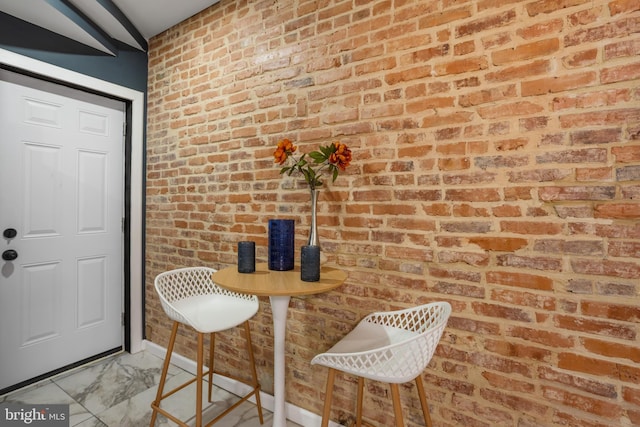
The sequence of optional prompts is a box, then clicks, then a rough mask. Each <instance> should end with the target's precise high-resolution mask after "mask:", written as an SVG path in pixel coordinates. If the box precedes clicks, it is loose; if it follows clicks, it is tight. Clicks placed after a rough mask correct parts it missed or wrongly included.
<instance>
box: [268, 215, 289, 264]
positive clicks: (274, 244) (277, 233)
mask: <svg viewBox="0 0 640 427" xmlns="http://www.w3.org/2000/svg"><path fill="white" fill-rule="evenodd" d="M294 249H295V221H294V220H292V219H270V220H269V270H277V271H286V270H293V264H294Z"/></svg>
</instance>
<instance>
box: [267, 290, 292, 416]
mask: <svg viewBox="0 0 640 427" xmlns="http://www.w3.org/2000/svg"><path fill="white" fill-rule="evenodd" d="M290 299H291V297H289V296H270V297H269V301H270V302H271V314H272V316H273V427H285V426H286V425H287V414H286V408H285V390H286V389H285V387H284V381H285V375H286V372H285V364H284V357H285V356H284V354H285V353H284V342H285V335H286V329H287V311H288V310H289V300H290Z"/></svg>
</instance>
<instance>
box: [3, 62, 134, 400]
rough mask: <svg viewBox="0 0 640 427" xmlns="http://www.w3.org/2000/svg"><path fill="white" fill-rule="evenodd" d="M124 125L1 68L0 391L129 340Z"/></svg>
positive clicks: (108, 109)
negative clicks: (125, 290)
mask: <svg viewBox="0 0 640 427" xmlns="http://www.w3.org/2000/svg"><path fill="white" fill-rule="evenodd" d="M123 122H124V103H123V102H120V101H114V100H110V99H106V98H102V97H99V96H96V95H92V94H87V93H83V92H80V91H76V90H72V89H69V88H65V87H62V86H58V85H54V84H51V83H45V82H42V81H39V80H36V79H32V78H30V77H26V76H23V75H20V74H16V73H12V72H9V71H6V70H0V233H1V235H0V245H1V246H0V252H2V259H0V390H2V389H5V388H8V387H11V386H14V385H15V384H18V383H21V382H24V381H28V380H30V379H32V378H35V377H38V376H41V375H43V374H46V373H49V372H51V371H54V370H57V369H59V368H62V367H64V366H67V365H70V364H73V363H75V362H78V361H81V360H83V359H86V358H89V357H92V356H95V355H97V354H99V353H102V352H105V351H109V350H112V349H114V348H118V347H120V346H121V345H122V343H123V326H122V321H121V313H122V310H123V309H122V307H123V300H122V299H123V267H122V265H123V264H122V262H123V261H122V260H123V233H122V218H123V211H124V206H123V205H124V203H123V200H124V175H123V167H124V137H123ZM13 230H15V237H12V235H13V234H14V231H13ZM12 251H15V252H12ZM16 255H17V258H15V259H13V260H12V259H11V258H13V257H14V256H16Z"/></svg>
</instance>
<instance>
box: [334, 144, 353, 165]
mask: <svg viewBox="0 0 640 427" xmlns="http://www.w3.org/2000/svg"><path fill="white" fill-rule="evenodd" d="M333 146H334V147H335V151H334V152H333V153H331V155H330V156H329V163H331V164H334V165H336V166H337V167H339V168H340V170H342V171H344V170H345V169H346V168H347V166H349V164H350V163H351V150H350V149H349V147H347V146H346V145H345V144H343V143H341V142H337V141H336V142H334V143H333Z"/></svg>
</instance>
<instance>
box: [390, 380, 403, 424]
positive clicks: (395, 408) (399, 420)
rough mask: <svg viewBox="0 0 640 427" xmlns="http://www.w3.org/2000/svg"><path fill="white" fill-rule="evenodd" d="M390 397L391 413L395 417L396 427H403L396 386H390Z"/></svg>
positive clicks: (398, 391) (398, 389)
mask: <svg viewBox="0 0 640 427" xmlns="http://www.w3.org/2000/svg"><path fill="white" fill-rule="evenodd" d="M391 397H392V398H393V412H394V413H395V416H396V427H403V426H404V421H403V420H402V406H401V405H400V387H398V384H395V383H394V384H391Z"/></svg>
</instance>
